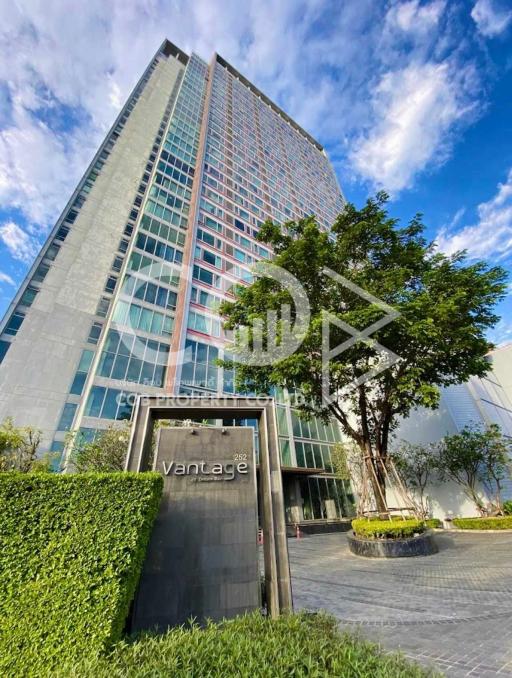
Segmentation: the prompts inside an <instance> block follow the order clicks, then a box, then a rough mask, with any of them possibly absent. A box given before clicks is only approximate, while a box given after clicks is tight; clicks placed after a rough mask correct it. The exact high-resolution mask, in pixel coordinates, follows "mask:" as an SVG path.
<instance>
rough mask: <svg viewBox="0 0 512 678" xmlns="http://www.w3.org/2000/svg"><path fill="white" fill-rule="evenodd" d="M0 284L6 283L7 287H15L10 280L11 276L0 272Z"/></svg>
mask: <svg viewBox="0 0 512 678" xmlns="http://www.w3.org/2000/svg"><path fill="white" fill-rule="evenodd" d="M1 283H7V285H12V286H13V287H15V286H16V283H15V282H14V280H13V279H12V278H11V276H10V275H8V274H7V273H4V272H3V271H0V284H1Z"/></svg>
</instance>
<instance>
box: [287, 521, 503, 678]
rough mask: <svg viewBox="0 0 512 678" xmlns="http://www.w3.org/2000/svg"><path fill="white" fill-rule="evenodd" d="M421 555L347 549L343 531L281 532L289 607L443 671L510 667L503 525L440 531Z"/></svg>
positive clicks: (474, 672)
mask: <svg viewBox="0 0 512 678" xmlns="http://www.w3.org/2000/svg"><path fill="white" fill-rule="evenodd" d="M437 538H438V543H439V546H440V551H439V553H438V554H436V555H433V556H426V557H421V558H398V559H397V558H395V559H371V558H360V557H357V556H353V555H352V554H351V553H350V552H349V550H348V544H347V539H346V536H345V535H344V534H340V533H335V534H326V535H314V536H309V537H304V538H303V539H300V540H296V539H289V540H288V545H289V550H290V561H291V570H292V586H293V596H294V602H295V608H296V609H298V608H307V609H310V610H315V609H324V610H327V611H328V612H330V613H331V614H333V615H335V616H336V617H337V618H338V619H339V620H340V622H341V625H342V626H343V627H345V628H350V629H352V630H354V629H359V630H360V631H361V632H362V634H363V635H364V636H366V637H368V638H370V639H372V640H376V641H378V642H380V643H381V644H382V645H383V646H384V647H386V648H389V649H400V650H401V651H402V652H403V653H404V654H405V655H407V656H410V657H412V658H414V659H416V660H417V661H420V662H421V663H423V664H426V665H428V666H434V667H436V668H438V669H440V670H441V671H443V672H444V673H445V674H446V675H447V676H449V677H450V678H452V677H453V678H460V677H461V676H472V677H475V678H487V677H488V676H512V533H506V534H496V533H493V534H461V533H457V534H453V533H452V534H439V533H438V535H437Z"/></svg>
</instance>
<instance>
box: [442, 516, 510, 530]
mask: <svg viewBox="0 0 512 678" xmlns="http://www.w3.org/2000/svg"><path fill="white" fill-rule="evenodd" d="M453 524H454V525H455V527H458V528H459V530H512V516H496V517H494V518H454V519H453Z"/></svg>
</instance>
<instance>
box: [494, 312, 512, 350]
mask: <svg viewBox="0 0 512 678" xmlns="http://www.w3.org/2000/svg"><path fill="white" fill-rule="evenodd" d="M488 338H489V341H492V343H493V344H496V346H504V345H505V344H509V343H510V342H512V322H511V321H510V320H509V319H506V318H502V319H501V320H500V321H499V322H498V323H497V325H496V326H495V327H493V329H492V330H490V332H489V337H488Z"/></svg>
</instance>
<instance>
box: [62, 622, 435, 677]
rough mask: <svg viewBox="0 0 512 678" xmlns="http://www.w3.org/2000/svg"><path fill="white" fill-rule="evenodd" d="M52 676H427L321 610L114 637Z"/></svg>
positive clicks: (414, 666)
mask: <svg viewBox="0 0 512 678" xmlns="http://www.w3.org/2000/svg"><path fill="white" fill-rule="evenodd" d="M57 675H58V676H65V677H66V678H68V677H69V676H76V677H78V676H79V677H80V678H139V677H140V676H155V677H157V676H169V677H172V678H189V677H190V676H197V678H200V677H202V676H208V677H209V678H225V677H228V676H241V677H242V676H243V677H246V676H247V677H248V676H269V677H270V676H271V677H272V678H289V677H290V676H295V677H296V678H306V677H308V676H322V678H335V677H336V678H349V677H350V678H354V677H355V676H359V677H360V678H421V677H422V676H427V675H432V674H428V673H427V672H426V671H423V670H422V669H421V668H419V667H418V666H416V665H414V664H411V663H409V662H407V661H406V660H404V659H403V658H401V657H400V656H399V655H396V654H388V653H386V654H384V653H382V652H380V651H379V649H378V648H377V646H376V645H373V644H371V643H368V642H364V641H361V640H358V639H357V638H355V637H354V636H350V635H348V634H343V635H342V634H341V633H340V632H339V631H338V629H337V622H336V620H335V619H333V618H332V617H328V616H325V615H322V614H315V615H312V614H306V613H301V614H291V615H286V616H282V617H280V618H278V619H269V618H266V617H263V616H261V615H260V614H258V613H254V614H251V615H245V616H243V617H238V618H236V619H234V620H231V621H227V622H223V623H221V624H209V625H208V626H207V627H206V628H204V629H200V628H199V627H198V626H192V627H191V628H177V629H173V630H171V631H169V632H167V633H166V634H164V635H160V636H155V635H149V634H147V635H144V636H142V637H141V638H140V639H139V640H137V641H136V642H134V643H126V642H123V643H119V644H118V646H117V647H116V648H115V649H114V652H113V653H112V654H111V655H110V656H109V657H99V658H92V659H90V660H87V659H84V660H83V661H82V662H80V663H79V664H77V665H74V666H65V667H63V668H62V669H61V672H59V673H58V674H57Z"/></svg>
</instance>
